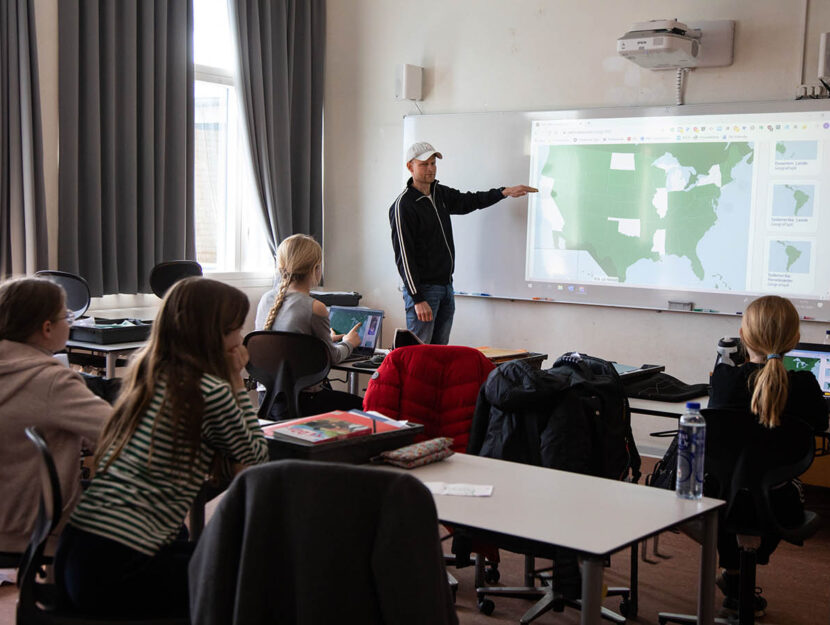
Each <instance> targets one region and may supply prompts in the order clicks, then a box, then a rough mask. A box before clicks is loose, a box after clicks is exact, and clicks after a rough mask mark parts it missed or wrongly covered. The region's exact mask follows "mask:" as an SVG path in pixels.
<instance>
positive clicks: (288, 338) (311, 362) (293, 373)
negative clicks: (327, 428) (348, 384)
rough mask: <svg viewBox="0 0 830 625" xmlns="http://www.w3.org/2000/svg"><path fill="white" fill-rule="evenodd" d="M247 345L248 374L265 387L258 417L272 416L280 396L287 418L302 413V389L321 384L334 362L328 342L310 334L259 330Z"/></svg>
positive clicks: (251, 335)
mask: <svg viewBox="0 0 830 625" xmlns="http://www.w3.org/2000/svg"><path fill="white" fill-rule="evenodd" d="M244 344H245V346H246V347H247V348H248V356H249V360H248V365H247V369H248V373H249V374H250V375H251V377H252V378H253V379H254V380H256V381H257V382H259V383H260V384H262V385H263V386H264V387H265V398H264V399H263V401H262V404H261V405H260V407H259V418H260V419H269V418H270V415H271V409H272V408H273V406H274V403H275V402H276V401H277V398H278V397H279V396H282V398H283V400H282V401H284V402H285V406H286V415H287V418H288V419H295V418H297V417H301V416H303V415H301V414H300V410H299V403H298V402H299V397H300V392H301V391H302V390H303V389H305V388H308V387H309V386H314V385H315V384H319V383H320V382H322V381H323V380H325V379H326V376H328V373H329V368H330V367H331V363H330V361H329V350H328V348H327V347H326V345H325V343H323V341H322V340H320V339H319V338H317V337H316V336H312V335H310V334H297V333H294V332H278V331H271V330H258V331H256V332H251V333H250V334H248V335H247V336H246V337H245V341H244Z"/></svg>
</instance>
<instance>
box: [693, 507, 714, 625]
mask: <svg viewBox="0 0 830 625" xmlns="http://www.w3.org/2000/svg"><path fill="white" fill-rule="evenodd" d="M717 541H718V511H717V510H711V511H709V512H707V513H706V514H705V515H704V517H703V542H702V543H701V546H700V577H699V580H698V589H697V622H698V624H699V625H712V623H713V622H714V619H715V559H716V556H717Z"/></svg>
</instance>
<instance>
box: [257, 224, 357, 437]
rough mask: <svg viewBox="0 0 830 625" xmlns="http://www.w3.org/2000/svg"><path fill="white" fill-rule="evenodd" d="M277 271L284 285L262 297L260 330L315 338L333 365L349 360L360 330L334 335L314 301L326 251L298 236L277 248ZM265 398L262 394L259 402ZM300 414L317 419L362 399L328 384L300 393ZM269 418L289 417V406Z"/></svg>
mask: <svg viewBox="0 0 830 625" xmlns="http://www.w3.org/2000/svg"><path fill="white" fill-rule="evenodd" d="M277 270H278V271H279V273H280V286H279V288H277V289H273V290H271V291H268V292H267V293H266V294H265V295H263V296H262V299H261V300H260V301H259V306H258V307H257V313H256V322H255V328H256V329H257V330H280V331H283V332H296V333H298V334H311V335H314V336H316V337H317V338H319V339H321V340H322V341H323V342H324V343H325V344H326V346H327V347H328V349H329V356H330V357H331V362H332V364H337V363H338V362H340V361H342V360H344V359H345V358H348V357H349V356H350V355H351V353H352V350H353V349H354V348H355V347H357V346H358V345H360V335H359V334H358V332H357V331H358V329H359V328H360V324H357V325H356V326H355V327H353V328H352V329H351V330H350V331H349V332H348V333H347V334H345V335H339V334H335V333H334V331H333V330H332V329H331V326H330V325H329V312H328V309H327V308H326V306H325V304H323V302H320V301H318V300H316V299H314V298H313V297H311V295H310V293H311V289H312V288H314V287H315V286H317V285H318V284H319V283H320V279H321V278H322V271H323V250H322V248H321V247H320V244H319V243H317V241H315V240H314V239H313V238H312V237H310V236H308V235H305V234H295V235H293V236H290V237H288V238H286V239H285V240H283V242H282V243H280V245H279V247H278V248H277ZM264 395H265V393H264V392H263V391H260V400H262V397H263V396H264ZM299 404H300V405H299V410H300V413H301V414H302V415H314V414H321V413H323V412H328V411H330V410H352V409H358V410H359V409H361V408H362V407H363V400H362V399H361V398H360V397H358V396H357V395H352V394H351V393H344V392H342V391H335V390H332V389H331V388H329V385H328V383H327V382H323V383H322V384H319V385H316V386H314V387H312V388H307V389H305V390H304V391H303V392H302V393H300V401H299ZM271 417H272V418H273V419H274V420H277V421H279V420H280V419H283V418H285V407H284V406H283V405H282V404H281V403H279V400H278V401H277V402H276V403H275V404H274V408H273V409H272V411H271Z"/></svg>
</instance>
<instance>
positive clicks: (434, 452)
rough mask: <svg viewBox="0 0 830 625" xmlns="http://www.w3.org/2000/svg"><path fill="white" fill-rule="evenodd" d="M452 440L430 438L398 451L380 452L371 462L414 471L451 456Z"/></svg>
mask: <svg viewBox="0 0 830 625" xmlns="http://www.w3.org/2000/svg"><path fill="white" fill-rule="evenodd" d="M451 446H452V439H451V438H446V437H441V438H432V439H430V440H428V441H422V442H420V443H414V444H412V445H407V446H406V447H400V448H399V449H392V450H390V451H384V452H381V454H380V455H379V456H376V457H375V458H373V459H372V460H373V461H375V462H386V463H387V464H393V465H395V466H396V467H402V468H404V469H414V468H415V467H420V466H421V465H424V464H429V463H430V462H438V461H439V460H443V459H444V458H447V457H449V456H452V455H453V453H454V452H453V450H452V449H450V447H451Z"/></svg>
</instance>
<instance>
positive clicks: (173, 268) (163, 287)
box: [150, 260, 202, 297]
mask: <svg viewBox="0 0 830 625" xmlns="http://www.w3.org/2000/svg"><path fill="white" fill-rule="evenodd" d="M201 275H202V266H201V265H200V264H199V263H197V262H196V261H195V260H169V261H165V262H163V263H159V264H157V265H156V266H155V267H153V268H152V269H151V270H150V289H151V290H152V291H153V293H155V295H156V297H164V294H165V293H167V291H168V289H170V287H171V286H173V285H174V284H175V283H176V282H178V281H179V280H182V279H183V278H190V277H192V276H201Z"/></svg>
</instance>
